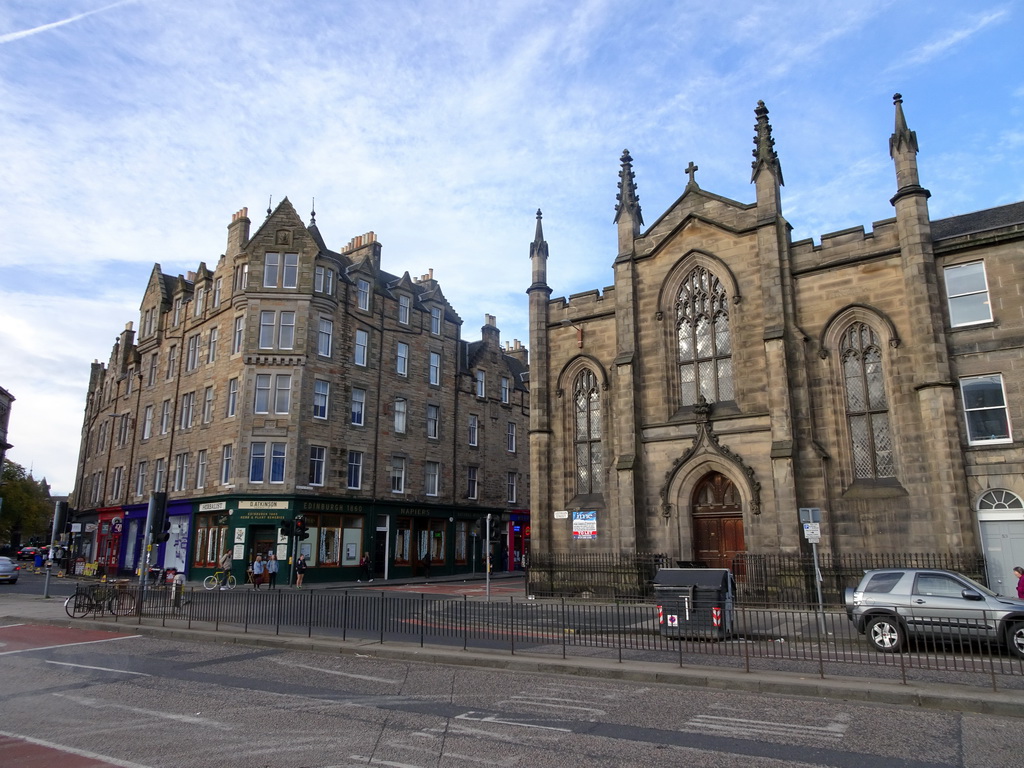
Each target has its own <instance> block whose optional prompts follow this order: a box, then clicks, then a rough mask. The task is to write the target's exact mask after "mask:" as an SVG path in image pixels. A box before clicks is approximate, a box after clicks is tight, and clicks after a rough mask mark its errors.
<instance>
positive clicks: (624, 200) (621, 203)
mask: <svg viewBox="0 0 1024 768" xmlns="http://www.w3.org/2000/svg"><path fill="white" fill-rule="evenodd" d="M620 162H621V163H622V168H621V170H620V171H619V194H617V195H616V196H615V199H616V200H618V202H617V203H616V204H615V222H616V223H618V222H619V219H620V218H621V217H622V214H623V213H626V214H629V216H631V217H632V220H633V225H634V227H635V228H636V229H639V228H640V226H641V225H642V224H643V223H644V217H643V214H642V213H641V212H640V198H639V197H638V196H637V194H636V181H635V179H634V178H633V158H632V157H630V156H629V150H628V149H624V150H622V158H621V159H620Z"/></svg>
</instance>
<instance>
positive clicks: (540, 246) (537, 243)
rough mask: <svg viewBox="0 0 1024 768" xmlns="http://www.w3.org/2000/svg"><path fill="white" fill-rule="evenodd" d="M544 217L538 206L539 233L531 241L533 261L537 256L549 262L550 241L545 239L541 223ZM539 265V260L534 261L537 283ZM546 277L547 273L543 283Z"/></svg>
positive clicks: (544, 262) (531, 257)
mask: <svg viewBox="0 0 1024 768" xmlns="http://www.w3.org/2000/svg"><path fill="white" fill-rule="evenodd" d="M543 218H544V214H543V213H541V211H540V208H538V209H537V233H536V234H535V235H534V237H533V242H532V243H530V260H531V261H532V260H533V259H535V258H537V257H540V261H541V262H543V264H547V260H548V243H547V240H545V239H544V227H543V226H542V224H541V219H543ZM538 266H540V265H538V264H537V262H534V282H535V283H536V282H537V274H536V269H537V267H538ZM545 273H546V270H545ZM546 279H547V277H546V274H545V276H544V277H543V278H542V279H541V281H540V282H541V283H543V282H544V281H545V280H546Z"/></svg>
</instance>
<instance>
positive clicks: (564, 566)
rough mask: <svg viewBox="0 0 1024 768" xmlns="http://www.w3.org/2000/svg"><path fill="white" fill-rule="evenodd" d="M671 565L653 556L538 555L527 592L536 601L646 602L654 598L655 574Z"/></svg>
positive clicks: (529, 572) (534, 556) (533, 556)
mask: <svg viewBox="0 0 1024 768" xmlns="http://www.w3.org/2000/svg"><path fill="white" fill-rule="evenodd" d="M669 565H674V563H672V562H671V561H670V560H669V559H668V556H666V555H663V554H658V553H653V552H648V553H643V552H641V553H636V554H629V555H615V554H606V553H556V554H542V553H534V554H531V556H530V567H529V568H528V570H527V577H526V578H527V583H526V591H527V593H528V594H530V595H534V596H535V597H585V598H593V597H597V598H614V599H630V598H634V599H635V598H643V597H646V596H648V595H650V594H651V586H650V585H651V582H652V581H653V580H654V574H656V573H657V572H658V569H659V568H664V567H666V566H669Z"/></svg>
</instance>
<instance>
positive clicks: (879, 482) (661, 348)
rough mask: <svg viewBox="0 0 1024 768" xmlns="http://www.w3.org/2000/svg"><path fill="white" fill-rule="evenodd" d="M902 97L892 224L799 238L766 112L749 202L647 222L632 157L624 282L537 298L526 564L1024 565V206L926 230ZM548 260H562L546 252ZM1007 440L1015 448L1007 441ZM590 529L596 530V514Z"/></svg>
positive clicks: (628, 161)
mask: <svg viewBox="0 0 1024 768" xmlns="http://www.w3.org/2000/svg"><path fill="white" fill-rule="evenodd" d="M894 101H895V131H894V132H893V134H892V136H891V137H890V139H889V153H890V155H891V157H892V161H893V165H894V168H895V172H896V173H895V176H896V178H895V184H894V186H893V196H892V199H891V201H890V202H891V203H892V205H893V208H894V209H895V216H894V217H893V218H891V219H887V220H884V221H880V222H876V223H875V224H874V225H873V228H872V231H871V232H867V233H866V232H865V231H864V229H863V228H862V227H856V228H853V229H847V230H843V231H841V232H834V233H831V234H827V235H823V236H822V237H821V241H820V244H815V243H814V242H813V241H812V240H802V241H798V242H793V241H792V240H791V238H790V225H789V223H788V222H787V221H786V218H785V216H784V212H783V206H782V196H781V187H782V185H783V179H782V168H781V164H780V162H779V158H778V155H777V154H776V152H775V149H774V140H773V138H772V129H771V125H770V124H769V120H768V110H767V109H766V108H765V106H764V104H763V103H759V104H758V106H757V108H756V110H755V114H756V123H755V132H756V133H755V138H754V143H755V145H756V149H755V150H754V162H753V174H752V176H751V183H752V184H753V185H754V187H755V190H756V200H755V202H753V203H740V202H737V201H735V200H729V199H726V198H724V197H720V196H718V195H715V194H714V193H712V192H709V191H706V190H704V189H701V187H700V186H699V185H698V183H697V182H696V181H695V179H694V173H693V171H694V170H695V168H694V167H693V164H692V163H691V167H690V169H688V170H689V175H690V179H689V183H688V184H687V185H686V188H685V189H684V190H683V194H682V196H681V197H680V198H679V199H678V200H677V201H676V202H675V203H674V204H673V205H672V206H671V207H670V208H669V209H668V210H667V211H665V212H664V213H663V214H662V215H661V216H660V217H659V218H658V219H657V221H655V222H654V224H653V225H651V226H650V227H648V228H647V229H644V228H643V227H644V221H643V217H642V215H641V210H640V205H639V199H638V197H637V189H636V183H635V180H634V174H633V168H632V158H631V157H630V155H629V153H628V152H625V153H623V155H622V166H621V171H620V174H619V195H618V204H617V206H616V216H615V223H616V225H617V228H618V253H617V254H616V255H615V259H614V280H615V282H614V285H613V286H611V287H608V288H605V289H604V291H603V292H601V291H597V290H594V291H588V292H584V293H580V294H576V295H573V296H570V297H569V298H568V300H566V299H564V298H556V299H552V298H551V294H552V289H551V287H550V286H548V284H547V262H548V259H549V254H548V246H547V243H546V242H545V240H544V235H543V230H542V227H541V221H540V213H539V212H538V221H537V231H536V238H535V240H534V242H533V244H532V246H531V250H530V258H531V262H532V284H531V285H530V287H529V290H528V294H529V297H530V298H529V302H530V346H531V350H532V358H533V359H532V361H531V362H532V366H531V374H530V378H531V416H530V420H531V424H530V427H531V435H530V449H531V487H532V493H531V508H532V511H533V521H532V523H533V530H532V551H533V552H535V553H537V554H541V553H550V554H559V553H571V552H587V551H589V552H599V553H609V554H629V553H636V552H659V553H665V554H667V555H669V556H670V557H671V558H673V559H680V560H697V561H703V562H705V563H706V564H708V565H711V566H722V567H729V565H730V564H731V563H732V560H733V558H734V556H735V555H736V554H737V553H742V552H752V553H794V552H799V551H801V550H802V549H806V548H807V546H808V545H807V543H806V541H805V536H804V530H803V526H802V524H801V521H800V518H799V514H798V510H799V509H800V508H817V509H818V510H820V536H821V538H820V542H819V548H820V550H821V551H822V552H824V553H834V554H850V553H922V552H924V553H967V554H978V553H984V554H985V555H986V557H987V559H988V568H989V574H988V576H989V583H990V584H991V585H992V586H993V587H994V588H997V589H1001V591H1002V587H1001V585H1002V584H1003V583H1005V585H1006V586H1010V585H1011V582H1010V579H1011V578H1012V573H1011V571H1012V568H1013V566H1014V565H1015V564H1017V563H1018V562H1024V504H1022V499H1024V451H1022V448H1021V433H1020V429H1021V427H1022V426H1024V414H1022V405H1024V392H1022V387H1021V376H1022V373H1021V372H1022V370H1024V354H1022V352H1024V317H1022V308H1024V300H1022V296H1021V293H1020V285H1021V283H1022V280H1024V203H1015V204H1012V205H1007V206H1003V207H999V208H992V209H989V210H984V211H979V212H976V213H968V214H965V215H962V216H954V217H952V218H948V219H941V220H935V221H933V220H932V219H931V218H930V216H929V214H928V198H929V196H930V193H929V192H928V190H927V189H925V188H924V187H922V186H921V182H920V179H919V178H918V166H917V152H918V142H917V136H916V134H915V132H914V131H911V130H909V128H908V126H907V122H906V119H905V117H904V112H903V106H902V99H901V98H900V96H899V95H898V94H897V96H896V97H895V99H894ZM551 258H557V255H553V256H551ZM1014 427H1016V429H1017V432H1016V434H1015V433H1014ZM587 513H589V514H587Z"/></svg>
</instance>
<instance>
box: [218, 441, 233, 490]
mask: <svg viewBox="0 0 1024 768" xmlns="http://www.w3.org/2000/svg"><path fill="white" fill-rule="evenodd" d="M234 463H235V446H234V445H233V444H232V443H227V444H225V445H222V446H221V448H220V484H221V485H230V484H231V478H232V475H233V471H234Z"/></svg>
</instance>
